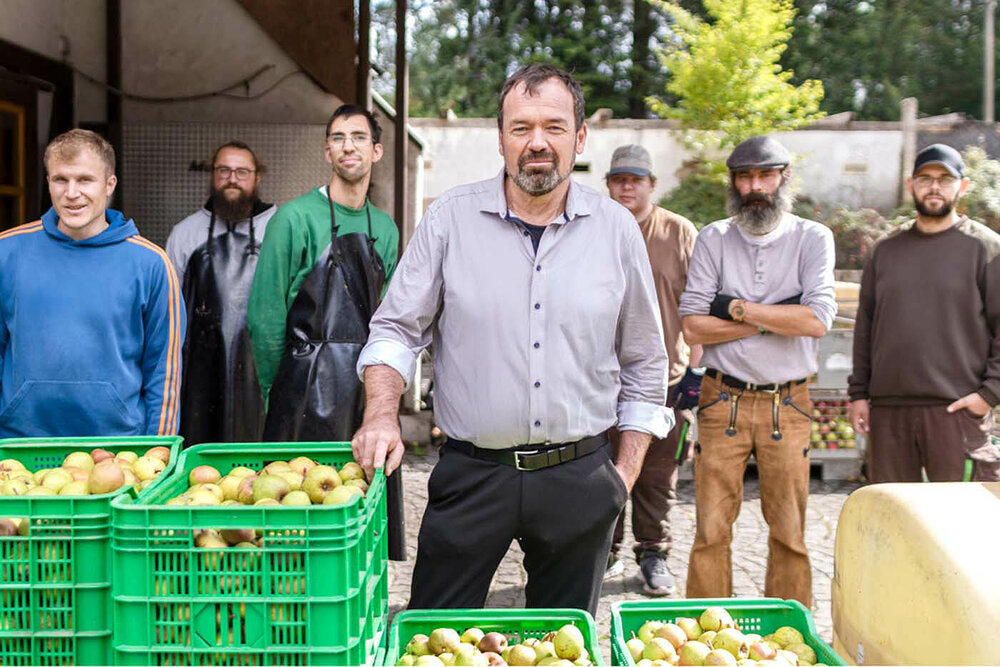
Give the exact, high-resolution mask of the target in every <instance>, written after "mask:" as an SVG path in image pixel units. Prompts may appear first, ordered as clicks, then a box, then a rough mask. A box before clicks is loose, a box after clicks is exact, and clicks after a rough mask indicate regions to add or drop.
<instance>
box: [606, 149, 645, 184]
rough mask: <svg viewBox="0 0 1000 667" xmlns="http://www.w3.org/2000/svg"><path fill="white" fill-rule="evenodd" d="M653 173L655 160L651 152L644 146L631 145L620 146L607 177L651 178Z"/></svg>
mask: <svg viewBox="0 0 1000 667" xmlns="http://www.w3.org/2000/svg"><path fill="white" fill-rule="evenodd" d="M652 173H653V160H652V158H650V157H649V151H647V150H646V149H645V148H643V147H642V146H636V145H635V144H629V145H628V146H619V147H618V148H616V149H615V152H614V154H613V155H612V156H611V169H610V170H609V171H608V173H607V174H606V175H605V178H607V177H608V176H614V175H615V174H632V175H634V176H650V175H651V174H652Z"/></svg>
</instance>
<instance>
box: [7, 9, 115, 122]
mask: <svg viewBox="0 0 1000 667" xmlns="http://www.w3.org/2000/svg"><path fill="white" fill-rule="evenodd" d="M124 4H129V3H127V2H126V3H124ZM104 14H105V12H104V0H0V39H4V40H6V41H8V42H11V43H13V44H17V45H18V46H21V47H23V48H25V49H28V50H30V51H34V52H36V53H39V54H41V55H43V56H46V57H47V58H51V59H52V60H57V61H59V62H65V63H67V64H69V65H72V66H73V67H76V68H77V69H79V70H82V71H84V72H86V73H87V74H89V75H91V76H93V77H94V78H96V79H98V80H100V81H104V80H105V78H106V77H105V71H106V70H105V58H104V53H105V38H104V21H105V17H104ZM0 64H2V63H0ZM74 87H75V96H76V100H75V105H74V106H75V110H74V111H75V119H74V120H75V122H76V124H80V123H87V122H102V121H105V120H106V119H107V109H106V104H105V92H104V89H103V88H101V87H100V86H97V85H95V84H93V83H90V82H89V81H87V80H86V79H84V78H83V77H81V76H80V75H79V74H77V75H76V81H75V84H74Z"/></svg>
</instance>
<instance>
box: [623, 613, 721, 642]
mask: <svg viewBox="0 0 1000 667" xmlns="http://www.w3.org/2000/svg"><path fill="white" fill-rule="evenodd" d="M674 623H676V624H677V626H678V627H679V628H680V629H681V630H683V631H684V633H685V634H686V635H687V637H688V639H698V637H701V635H702V634H703V633H704V632H705V631H704V630H703V629H702V627H701V625H699V623H698V621H697V619H694V618H688V617H686V616H682V617H680V618H678V619H677V620H676V621H674ZM639 638H640V639H642V637H641V636H640V637H639Z"/></svg>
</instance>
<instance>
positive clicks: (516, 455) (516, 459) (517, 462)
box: [514, 449, 538, 472]
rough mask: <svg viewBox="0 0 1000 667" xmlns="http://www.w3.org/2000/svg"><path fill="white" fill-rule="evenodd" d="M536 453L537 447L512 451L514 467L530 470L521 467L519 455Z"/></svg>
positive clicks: (525, 470)
mask: <svg viewBox="0 0 1000 667" xmlns="http://www.w3.org/2000/svg"><path fill="white" fill-rule="evenodd" d="M537 453H538V450H537V449H532V450H528V451H517V452H514V467H515V468H516V469H518V470H523V471H524V472H531V471H530V470H529V469H528V468H522V467H521V455H522V454H524V455H526V456H530V455H532V454H537Z"/></svg>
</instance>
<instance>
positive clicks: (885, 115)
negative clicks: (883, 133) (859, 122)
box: [782, 0, 984, 120]
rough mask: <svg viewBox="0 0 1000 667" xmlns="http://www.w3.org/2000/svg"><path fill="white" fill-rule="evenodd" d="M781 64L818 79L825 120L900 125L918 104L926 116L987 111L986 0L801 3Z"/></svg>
mask: <svg viewBox="0 0 1000 667" xmlns="http://www.w3.org/2000/svg"><path fill="white" fill-rule="evenodd" d="M795 4H796V7H797V8H798V10H799V11H798V14H797V15H796V17H795V21H794V30H795V32H794V35H793V36H792V38H791V39H790V40H789V43H788V50H787V51H786V52H785V54H784V55H783V57H782V64H783V65H784V66H785V67H787V68H789V69H792V70H794V71H795V74H796V77H795V78H794V79H793V80H795V81H799V82H802V81H805V80H807V79H820V80H822V81H823V88H824V90H825V93H826V94H825V97H824V100H823V104H822V107H821V108H822V110H823V111H826V112H827V113H837V112H841V111H854V112H856V113H857V114H858V117H859V118H861V119H868V120H897V119H898V118H899V102H900V100H901V99H903V98H904V97H916V98H917V99H918V100H919V102H920V111H921V113H922V114H924V115H937V114H943V113H950V112H954V111H961V112H965V113H967V114H970V115H972V116H979V115H980V113H981V110H982V90H981V85H982V84H981V82H982V71H983V66H982V60H983V46H982V44H983V5H984V1H983V0H921V1H920V2H913V1H912V0H796V3H795Z"/></svg>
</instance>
